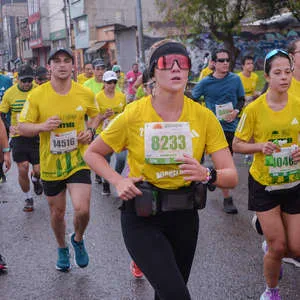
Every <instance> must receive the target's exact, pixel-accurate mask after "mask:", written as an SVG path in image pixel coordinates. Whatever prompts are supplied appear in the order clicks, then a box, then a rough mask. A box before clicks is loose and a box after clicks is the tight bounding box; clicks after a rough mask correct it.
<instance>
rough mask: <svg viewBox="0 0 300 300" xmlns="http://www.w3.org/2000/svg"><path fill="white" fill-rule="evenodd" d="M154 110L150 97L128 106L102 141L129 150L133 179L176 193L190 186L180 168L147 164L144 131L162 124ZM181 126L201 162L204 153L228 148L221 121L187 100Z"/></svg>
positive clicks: (106, 132) (195, 155)
mask: <svg viewBox="0 0 300 300" xmlns="http://www.w3.org/2000/svg"><path fill="white" fill-rule="evenodd" d="M162 121H163V120H162V119H161V117H160V116H159V115H158V114H157V113H156V111H155V110H154V108H153V106H152V102H151V96H147V97H144V98H142V99H140V100H138V101H135V102H133V103H131V104H129V105H127V106H126V108H125V111H124V112H123V113H121V114H119V115H118V116H117V117H116V118H114V120H113V121H112V122H111V123H110V124H109V126H108V127H107V128H106V129H105V130H104V131H102V132H101V138H102V139H103V141H104V142H105V143H106V144H107V145H109V146H110V147H111V148H112V149H113V150H114V151H115V152H120V151H122V150H123V149H124V148H126V149H128V164H129V168H130V174H129V176H130V177H139V176H143V177H144V179H145V180H147V181H149V182H151V183H152V184H154V185H155V186H157V187H160V188H165V189H177V188H179V187H183V186H187V185H189V184H190V182H187V181H185V180H184V179H183V176H182V175H181V173H180V169H179V165H178V164H168V165H154V164H150V163H147V162H146V161H145V140H144V127H145V124H146V123H149V122H162ZM178 122H188V123H189V126H190V135H189V136H190V138H191V139H192V152H193V157H194V158H196V159H197V160H198V161H200V159H201V157H202V155H203V153H204V151H206V153H208V154H211V153H213V152H216V151H218V150H220V149H223V148H226V147H227V146H228V144H227V142H226V139H225V136H224V132H223V130H222V127H221V125H220V123H219V121H218V120H217V119H216V117H215V116H214V114H213V113H212V112H211V111H210V110H209V109H207V108H205V107H203V106H201V105H200V104H199V103H196V102H194V101H193V100H191V99H189V98H188V97H184V105H183V110H182V113H181V116H180V117H179V119H178Z"/></svg>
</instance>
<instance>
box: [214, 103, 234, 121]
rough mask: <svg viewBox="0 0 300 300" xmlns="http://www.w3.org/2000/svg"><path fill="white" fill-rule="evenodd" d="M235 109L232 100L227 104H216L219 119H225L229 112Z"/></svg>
mask: <svg viewBox="0 0 300 300" xmlns="http://www.w3.org/2000/svg"><path fill="white" fill-rule="evenodd" d="M232 111H233V105H232V102H228V103H225V104H220V105H218V104H216V116H217V119H218V120H224V119H225V118H226V116H227V115H228V114H230V113H231V112H232Z"/></svg>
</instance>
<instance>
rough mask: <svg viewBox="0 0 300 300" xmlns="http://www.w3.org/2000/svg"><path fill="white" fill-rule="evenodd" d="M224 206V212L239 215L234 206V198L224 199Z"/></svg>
mask: <svg viewBox="0 0 300 300" xmlns="http://www.w3.org/2000/svg"><path fill="white" fill-rule="evenodd" d="M223 205H224V211H225V212H226V213H227V214H237V213H238V210H237V208H236V206H235V205H234V204H233V199H232V197H227V198H224V202H223Z"/></svg>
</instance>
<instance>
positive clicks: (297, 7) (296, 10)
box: [287, 0, 300, 22]
mask: <svg viewBox="0 0 300 300" xmlns="http://www.w3.org/2000/svg"><path fill="white" fill-rule="evenodd" d="M287 2H288V3H287V5H288V8H289V10H290V11H291V12H292V13H293V15H294V17H295V18H296V19H297V20H298V21H299V22H300V1H299V0H287Z"/></svg>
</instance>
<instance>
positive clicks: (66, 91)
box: [19, 48, 99, 272]
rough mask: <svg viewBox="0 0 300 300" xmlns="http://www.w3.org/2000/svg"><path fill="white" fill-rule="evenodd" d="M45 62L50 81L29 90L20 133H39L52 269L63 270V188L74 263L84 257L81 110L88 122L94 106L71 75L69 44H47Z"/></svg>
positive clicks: (85, 172) (85, 135)
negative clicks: (70, 211)
mask: <svg viewBox="0 0 300 300" xmlns="http://www.w3.org/2000/svg"><path fill="white" fill-rule="evenodd" d="M48 64H49V65H50V70H51V79H50V82H47V83H45V84H43V85H41V86H39V87H38V88H36V89H35V90H34V91H33V92H32V93H30V95H29V96H28V99H27V102H26V104H25V106H24V108H23V110H22V113H21V118H20V124H19V130H20V132H22V134H23V135H25V136H32V135H37V134H39V135H40V138H41V144H40V154H41V178H42V180H43V186H44V191H45V195H46V196H47V200H48V204H49V207H50V216H51V226H52V229H53V231H54V234H55V237H56V240H57V244H58V259H57V263H56V269H57V270H59V271H64V272H65V271H68V270H69V269H70V259H69V248H68V246H67V243H66V241H65V233H66V228H65V219H64V218H65V211H66V190H68V191H69V194H70V196H71V201H72V204H73V208H74V231H75V232H74V233H73V234H72V236H71V243H72V245H73V247H74V251H75V264H77V265H78V266H79V267H81V268H84V267H86V266H87V265H88V263H89V256H88V254H87V251H86V249H85V245H84V241H83V234H84V232H85V229H86V227H87V225H88V222H89V208H90V198H91V178H90V170H89V168H88V166H87V165H86V164H85V162H84V160H83V158H82V156H83V153H84V151H85V149H86V147H87V144H88V143H89V142H90V141H91V139H92V131H93V130H92V129H87V130H85V120H84V116H85V114H87V115H88V116H89V117H90V118H92V119H91V123H92V122H93V121H94V117H96V116H97V115H98V113H99V112H98V109H97V106H96V103H95V100H94V95H93V93H92V92H91V91H89V90H88V89H87V88H85V87H83V86H82V85H80V84H79V83H76V82H73V81H72V80H71V74H72V68H73V67H74V58H73V54H72V51H71V50H69V49H65V48H59V49H54V50H52V52H51V53H50V57H49V59H48Z"/></svg>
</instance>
